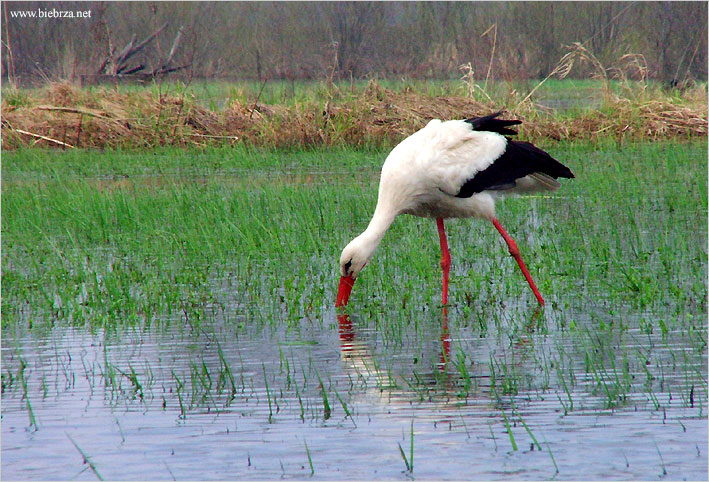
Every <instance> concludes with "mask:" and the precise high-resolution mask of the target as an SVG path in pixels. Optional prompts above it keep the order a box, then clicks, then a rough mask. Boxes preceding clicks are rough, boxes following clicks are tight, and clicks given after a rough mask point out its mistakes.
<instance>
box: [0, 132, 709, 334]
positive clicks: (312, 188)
mask: <svg viewBox="0 0 709 482" xmlns="http://www.w3.org/2000/svg"><path fill="white" fill-rule="evenodd" d="M705 147H706V145H705V143H703V142H696V143H692V144H671V143H659V144H639V145H634V146H625V147H622V148H617V147H615V146H613V145H610V144H608V145H606V146H590V145H583V144H567V145H558V146H556V147H555V148H553V149H552V150H553V152H554V154H555V156H556V157H557V158H559V159H563V160H564V161H565V162H567V163H568V164H569V165H570V167H571V168H572V170H573V171H574V172H575V173H576V176H577V180H574V181H570V182H566V183H565V185H564V187H563V189H562V190H561V191H560V192H559V193H558V195H555V196H552V197H537V198H532V199H510V200H508V201H506V202H505V203H504V204H502V205H501V207H500V208H499V217H500V219H501V220H502V221H503V222H504V223H505V224H506V225H507V226H509V230H510V231H511V232H512V233H514V234H516V236H517V237H518V238H519V240H520V242H521V244H522V245H523V246H524V247H523V248H522V249H523V254H524V255H525V257H526V258H527V259H528V260H529V264H530V265H531V269H532V272H533V273H536V275H535V277H536V279H538V281H539V283H540V285H541V286H540V288H541V289H542V291H543V292H544V293H545V294H546V295H547V296H548V297H549V298H550V300H551V301H552V303H551V304H552V306H553V307H555V308H554V309H552V310H550V313H551V314H553V316H554V317H555V318H556V317H561V318H562V319H563V318H565V315H564V312H565V311H566V309H567V308H569V307H573V308H574V309H579V308H583V307H587V306H588V305H589V304H592V305H593V304H597V303H600V302H601V300H603V302H604V303H614V304H620V305H622V306H629V307H633V309H637V310H639V311H643V310H646V309H650V308H653V309H654V308H656V307H658V306H662V307H663V310H664V311H665V315H666V316H668V317H671V319H667V320H663V323H677V322H679V321H681V320H677V319H676V317H677V316H680V315H684V314H685V313H690V314H692V316H693V317H696V316H700V315H701V314H702V313H704V312H705V309H706V297H705V286H704V277H703V274H704V265H705V262H704V256H705V249H704V246H705V241H706V238H705V235H706V224H705V221H706V220H705V219H704V216H703V215H702V213H703V212H704V208H705V207H706V178H705V176H703V175H702V173H703V170H704V168H705V163H706V160H705V152H704V149H705ZM384 156H385V153H384V152H376V151H367V152H363V151H351V150H345V149H342V150H338V149H334V150H333V149H330V150H324V151H310V152H307V151H306V152H303V151H288V152H286V151H265V150H250V149H247V148H235V149H215V150H204V151H181V150H168V149H166V150H156V151H152V152H149V153H121V152H114V153H112V152H104V153H100V152H81V151H78V152H71V153H59V152H48V151H38V150H23V151H18V152H12V153H6V154H5V156H4V162H3V181H4V182H3V305H2V306H3V308H2V310H3V327H5V328H7V327H10V326H13V325H14V324H16V323H23V324H24V323H26V322H29V321H31V322H32V324H33V326H38V327H39V326H42V325H45V324H47V323H48V321H49V320H50V319H52V320H61V321H65V322H73V323H85V322H88V323H90V324H91V325H99V326H103V325H106V324H111V323H115V322H117V321H119V322H122V323H125V322H130V323H136V322H150V323H151V322H160V321H161V320H163V319H165V318H169V317H170V316H172V315H174V313H175V311H176V310H177V311H179V310H180V309H181V306H182V305H184V304H185V303H187V304H188V305H189V308H190V309H193V310H195V311H197V312H200V311H201V310H203V309H204V306H205V304H206V303H208V302H209V300H210V299H211V298H212V297H213V290H212V286H211V284H210V280H212V279H218V278H221V277H223V276H225V275H227V274H228V275H229V276H230V277H232V281H233V282H234V283H236V284H237V285H238V286H239V289H236V290H234V292H233V293H231V294H230V296H233V297H234V298H235V299H234V300H232V301H234V302H236V301H238V302H239V303H245V305H246V306H253V304H254V303H255V301H256V300H259V303H258V305H260V307H259V309H258V310H257V312H256V313H254V319H253V320H252V321H251V322H252V323H260V324H272V323H280V322H283V321H284V320H282V319H281V315H282V311H281V310H280V309H279V308H280V306H281V304H283V305H285V306H286V307H287V308H288V310H287V313H288V316H287V320H285V321H287V322H288V323H295V324H297V323H299V322H300V320H302V319H303V317H304V316H307V315H309V314H312V313H313V312H316V313H320V310H321V308H322V307H328V306H329V305H330V304H331V301H332V298H333V289H334V288H335V284H336V276H337V263H336V260H337V258H338V256H339V251H340V250H341V248H342V247H343V246H344V245H345V244H346V242H347V241H348V240H349V239H350V238H351V237H353V236H354V235H356V234H357V233H358V232H359V231H361V230H362V229H363V228H364V227H365V226H366V223H367V221H368V218H369V216H370V215H371V212H372V210H373V206H374V204H375V202H376V186H377V174H378V167H379V165H380V163H381V162H382V159H383V157H384ZM658 213H659V214H658ZM451 230H452V232H451V242H452V243H453V244H452V250H453V251H452V252H453V255H454V272H455V276H453V280H452V287H451V289H452V295H451V298H452V300H453V302H454V303H455V307H456V309H458V310H460V311H461V312H462V313H464V316H465V317H466V318H469V317H475V316H479V315H480V314H481V313H484V312H485V310H487V309H489V308H490V307H491V306H494V305H495V303H494V302H498V303H503V302H505V301H506V302H508V303H509V302H511V301H512V300H517V299H519V300H520V301H519V303H518V304H519V305H520V306H527V305H530V303H531V300H530V299H529V297H528V296H527V294H528V293H526V291H524V283H523V280H522V279H521V277H519V276H517V275H516V273H515V272H514V270H513V263H511V262H510V261H511V260H507V259H506V253H505V250H504V249H502V248H500V247H498V246H497V244H498V240H497V239H496V235H495V233H494V231H493V230H492V229H491V227H490V226H487V225H486V224H485V223H482V222H465V221H458V222H453V223H451ZM422 232H423V233H426V232H429V234H430V238H431V242H425V243H421V242H420V236H421V233H422ZM434 241H435V229H434V226H433V225H432V224H431V223H430V222H427V221H425V220H421V219H417V218H413V217H403V218H401V219H400V220H398V221H397V222H396V223H395V224H394V226H393V229H392V231H391V233H389V234H387V236H386V238H385V239H384V242H383V245H382V247H381V248H380V250H379V251H378V253H377V255H376V257H375V259H374V260H373V262H372V263H371V267H368V269H367V271H366V272H365V273H364V275H363V276H362V279H361V281H360V282H359V283H358V286H357V289H356V290H355V294H354V297H355V298H354V306H357V307H358V309H359V310H374V311H377V310H381V309H384V307H391V306H394V305H396V304H398V303H399V302H400V301H401V300H402V299H408V300H409V301H408V302H407V303H405V305H406V308H404V309H405V310H409V311H408V312H407V315H409V316H410V315H413V313H415V312H416V310H418V309H419V307H420V306H421V305H426V304H431V303H433V300H434V299H435V296H434V293H435V292H436V290H437V289H438V286H437V282H438V276H439V273H438V269H437V267H436V257H437V256H438V254H437V250H438V246H437V244H436V243H435V242H434ZM279 291H280V292H281V293H282V295H281V296H280V297H278V296H276V297H274V296H272V294H274V293H277V292H279ZM280 298H283V299H282V300H281V299H280ZM188 300H189V302H188ZM466 300H471V301H470V303H468V302H466ZM490 303H493V304H492V305H491V304H490ZM25 304H28V305H29V306H31V309H30V310H25V309H23V305H25ZM557 310H558V311H557ZM680 318H682V316H680ZM695 321H697V320H695ZM655 322H657V320H656V321H653V322H652V323H655Z"/></svg>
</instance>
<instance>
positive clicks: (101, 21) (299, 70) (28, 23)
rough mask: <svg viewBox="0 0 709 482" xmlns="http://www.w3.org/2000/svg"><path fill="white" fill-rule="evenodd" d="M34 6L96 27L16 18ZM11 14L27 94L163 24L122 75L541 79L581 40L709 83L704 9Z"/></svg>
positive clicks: (505, 5)
mask: <svg viewBox="0 0 709 482" xmlns="http://www.w3.org/2000/svg"><path fill="white" fill-rule="evenodd" d="M38 9H42V10H46V9H56V10H63V11H69V10H72V11H79V10H80V11H84V10H89V9H90V10H91V18H90V19H77V18H73V19H71V18H62V19H57V18H19V17H18V16H17V14H15V16H14V17H13V12H17V11H32V10H34V11H37V10H38ZM2 15H3V25H2V29H1V30H2V40H3V42H2V45H3V55H2V75H3V79H9V80H10V81H12V82H13V83H14V82H17V83H19V84H20V85H27V84H30V83H35V82H38V81H39V82H41V81H46V80H74V81H78V80H82V81H88V82H90V81H91V80H92V78H94V77H95V76H96V74H98V73H99V72H104V73H105V72H107V71H109V70H108V69H107V68H106V62H107V61H108V62H109V63H110V62H111V58H115V56H116V55H117V54H118V53H120V51H121V50H122V49H124V47H125V46H126V45H128V44H129V42H130V41H131V38H132V37H133V36H135V41H134V43H133V45H134V46H135V45H137V44H139V43H140V42H142V41H143V40H145V39H146V38H148V37H149V36H150V35H151V34H153V33H155V32H157V31H159V30H160V28H161V27H162V26H163V25H164V24H165V23H167V26H166V27H165V28H164V29H163V30H161V31H160V33H159V34H158V35H156V36H155V38H154V39H153V40H152V41H150V42H148V43H146V45H145V47H144V48H142V49H141V50H140V51H139V52H136V53H135V55H133V56H131V59H130V63H129V65H128V67H127V68H126V70H125V71H126V72H127V71H129V70H131V69H132V68H138V67H140V66H143V67H145V68H144V69H143V72H149V71H151V69H153V70H155V68H156V66H160V65H161V63H163V62H165V59H168V58H169V60H170V63H171V65H174V66H187V67H186V68H184V69H182V70H179V71H177V72H173V73H171V75H173V76H175V77H176V76H181V77H191V78H223V79H259V80H261V79H264V80H265V79H313V78H317V79H322V78H331V79H349V78H366V77H380V78H401V77H408V78H438V79H440V78H452V77H460V75H461V72H460V66H461V65H465V64H468V63H469V64H470V67H471V68H472V69H473V71H474V72H475V77H476V78H490V79H505V80H511V79H535V78H536V79H538V78H543V77H545V76H547V75H548V74H549V73H550V72H551V71H552V70H553V69H554V67H555V66H556V64H557V62H558V61H559V59H560V58H561V57H562V56H563V55H564V53H565V52H566V51H567V50H566V48H565V47H566V46H567V45H569V44H571V43H573V42H581V43H583V45H584V46H585V47H586V48H587V49H588V50H589V51H590V52H592V53H593V54H594V55H595V57H596V58H597V59H598V60H599V61H600V62H601V63H602V64H603V65H613V64H614V63H616V62H618V61H619V59H621V58H622V57H623V55H625V54H629V53H632V54H640V55H642V58H643V61H644V62H645V63H646V67H647V68H646V69H645V73H646V74H647V75H649V76H650V77H651V78H655V79H658V80H661V81H664V82H684V81H687V80H695V79H698V80H706V78H707V62H708V59H707V2H285V3H282V2H4V3H3V6H2ZM178 32H179V42H175V39H176V38H177V37H178ZM174 46H176V48H175V49H174V50H175V51H174V52H171V50H173V47H174ZM170 53H172V54H173V55H172V57H170ZM112 56H113V57H112ZM592 70H593V68H592V66H589V71H587V72H584V71H583V66H581V67H575V70H574V72H572V73H571V75H572V76H575V75H576V76H583V75H586V74H588V72H590V71H592Z"/></svg>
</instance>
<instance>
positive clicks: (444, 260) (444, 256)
mask: <svg viewBox="0 0 709 482" xmlns="http://www.w3.org/2000/svg"><path fill="white" fill-rule="evenodd" d="M436 224H437V225H438V237H439V238H440V239H441V268H442V269H443V288H442V294H441V301H442V303H443V306H445V305H447V304H448V274H449V272H450V268H451V253H450V251H448V239H447V238H446V228H445V227H444V226H443V218H436Z"/></svg>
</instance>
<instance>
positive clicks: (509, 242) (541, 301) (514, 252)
mask: <svg viewBox="0 0 709 482" xmlns="http://www.w3.org/2000/svg"><path fill="white" fill-rule="evenodd" d="M492 224H494V225H495V228H497V230H498V231H499V232H500V234H501V235H502V238H503V239H504V240H505V242H506V243H507V246H508V247H509V248H510V254H511V255H512V257H513V258H514V259H515V260H516V261H517V264H518V265H519V269H521V270H522V274H523V275H524V277H525V278H526V279H527V283H529V287H530V288H532V291H533V292H534V296H536V297H537V301H539V304H540V305H542V306H543V305H544V299H543V298H542V295H541V294H540V293H539V290H538V289H537V285H535V284H534V280H533V279H532V276H531V275H530V274H529V270H527V267H526V266H525V265H524V261H522V256H520V254H519V248H518V247H517V243H515V240H514V239H512V236H510V235H509V234H507V231H505V228H503V227H502V225H501V224H500V221H498V220H497V219H494V218H493V220H492Z"/></svg>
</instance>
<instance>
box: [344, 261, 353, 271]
mask: <svg viewBox="0 0 709 482" xmlns="http://www.w3.org/2000/svg"><path fill="white" fill-rule="evenodd" d="M350 267H352V260H349V261H348V262H346V263H345V274H347V273H349V272H350Z"/></svg>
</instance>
